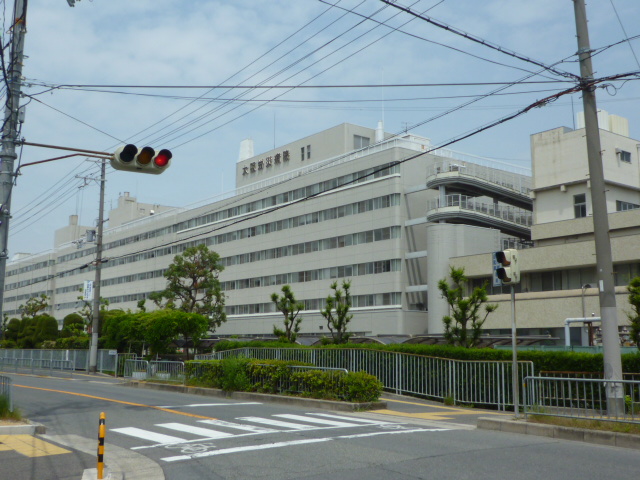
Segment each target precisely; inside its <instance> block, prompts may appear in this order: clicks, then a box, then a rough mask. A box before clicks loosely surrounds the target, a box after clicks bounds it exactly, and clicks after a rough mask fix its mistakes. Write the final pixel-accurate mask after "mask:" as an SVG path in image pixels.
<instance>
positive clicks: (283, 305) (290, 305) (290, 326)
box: [271, 285, 304, 343]
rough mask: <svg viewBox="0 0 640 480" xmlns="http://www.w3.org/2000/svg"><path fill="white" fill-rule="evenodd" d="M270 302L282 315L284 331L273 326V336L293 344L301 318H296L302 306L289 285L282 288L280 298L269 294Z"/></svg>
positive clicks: (275, 294) (274, 294)
mask: <svg viewBox="0 0 640 480" xmlns="http://www.w3.org/2000/svg"><path fill="white" fill-rule="evenodd" d="M271 301H272V302H273V303H275V304H276V310H278V311H280V312H282V314H283V315H284V320H283V323H284V330H282V329H280V328H278V327H276V326H275V325H274V326H273V334H274V335H275V336H277V337H278V338H279V339H280V340H282V341H287V342H290V343H294V342H295V341H296V338H298V332H299V331H300V323H301V322H302V317H298V314H299V313H300V310H302V309H304V304H303V303H302V302H298V301H297V300H296V297H295V296H294V294H293V290H291V287H290V286H289V285H284V286H283V287H282V296H280V295H278V294H277V293H272V294H271Z"/></svg>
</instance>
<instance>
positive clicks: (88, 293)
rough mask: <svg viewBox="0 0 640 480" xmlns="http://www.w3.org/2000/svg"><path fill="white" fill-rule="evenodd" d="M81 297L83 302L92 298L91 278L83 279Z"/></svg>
mask: <svg viewBox="0 0 640 480" xmlns="http://www.w3.org/2000/svg"><path fill="white" fill-rule="evenodd" d="M82 299H83V300H84V301H85V302H90V301H91V300H93V280H85V281H84V287H83V288H82Z"/></svg>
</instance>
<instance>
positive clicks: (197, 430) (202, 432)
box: [156, 423, 234, 438]
mask: <svg viewBox="0 0 640 480" xmlns="http://www.w3.org/2000/svg"><path fill="white" fill-rule="evenodd" d="M156 426H157V427H162V428H170V429H171V430H177V431H178V432H186V433H192V434H194V435H199V436H201V437H205V438H226V437H233V436H234V435H233V433H225V432H219V431H218V430H213V429H211V428H202V427H195V426H193V425H185V424H183V423H159V424H157V425H156Z"/></svg>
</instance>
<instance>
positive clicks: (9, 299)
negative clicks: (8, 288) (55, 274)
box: [4, 290, 52, 303]
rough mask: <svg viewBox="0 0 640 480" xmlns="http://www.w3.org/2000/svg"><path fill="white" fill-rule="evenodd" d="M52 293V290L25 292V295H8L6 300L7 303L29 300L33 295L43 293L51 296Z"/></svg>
mask: <svg viewBox="0 0 640 480" xmlns="http://www.w3.org/2000/svg"><path fill="white" fill-rule="evenodd" d="M51 293H52V292H51V291H49V290H42V291H41V292H30V293H25V294H24V295H16V296H15V297H6V298H5V299H4V301H5V303H9V302H20V301H22V300H28V299H30V298H32V297H39V296H40V295H42V294H44V295H47V296H51Z"/></svg>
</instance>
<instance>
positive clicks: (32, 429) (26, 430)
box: [0, 422, 47, 435]
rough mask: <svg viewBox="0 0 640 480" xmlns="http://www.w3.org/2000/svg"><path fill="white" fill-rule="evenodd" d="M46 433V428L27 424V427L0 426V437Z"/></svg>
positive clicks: (35, 424)
mask: <svg viewBox="0 0 640 480" xmlns="http://www.w3.org/2000/svg"><path fill="white" fill-rule="evenodd" d="M45 433H47V427H45V426H44V425H41V424H39V423H33V422H29V423H28V424H27V425H2V426H0V435H36V434H45Z"/></svg>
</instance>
